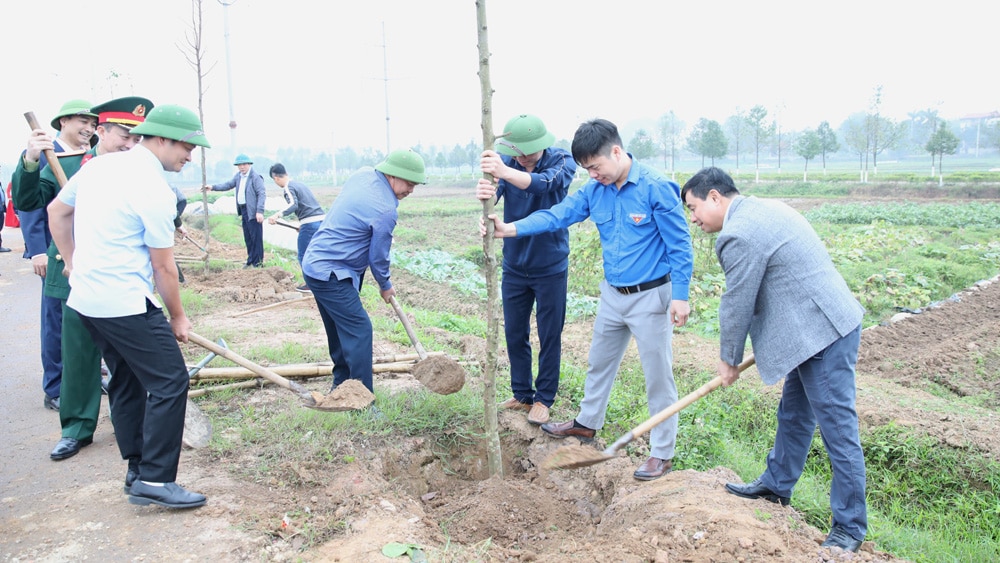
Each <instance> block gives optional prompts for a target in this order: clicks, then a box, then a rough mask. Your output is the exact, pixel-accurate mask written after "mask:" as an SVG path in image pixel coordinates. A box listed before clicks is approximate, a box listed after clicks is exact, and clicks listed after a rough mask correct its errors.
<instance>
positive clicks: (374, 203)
mask: <svg viewBox="0 0 1000 563" xmlns="http://www.w3.org/2000/svg"><path fill="white" fill-rule="evenodd" d="M398 207H399V199H397V198H396V194H395V193H394V192H393V191H392V187H391V186H390V185H389V180H388V179H387V178H386V177H385V174H382V173H381V172H379V171H377V170H374V169H372V168H364V169H361V170H359V171H357V172H356V173H354V175H352V176H351V177H350V178H349V179H348V180H347V182H346V183H345V184H344V188H343V189H342V190H341V192H340V195H339V196H337V199H336V200H334V202H333V205H331V206H330V211H329V212H327V214H326V217H325V218H324V219H323V223H322V224H321V225H320V227H319V230H318V231H316V234H315V235H313V237H312V240H310V241H309V247H308V248H307V249H306V253H305V255H304V256H303V257H302V271H303V272H304V273H305V274H306V275H307V276H309V277H311V278H314V279H317V280H329V279H331V278H332V277H336V278H337V279H338V280H343V279H347V278H351V280H352V281H353V283H354V287H355V288H357V289H358V290H359V291H360V289H361V276H362V275H363V274H364V272H365V268H371V272H372V276H374V277H375V281H376V282H378V286H379V289H381V290H383V291H385V290H387V289H389V288H391V287H392V282H390V281H389V248H390V247H391V246H392V231H393V229H395V228H396V221H397V219H398V218H399V214H398V211H397V208H398Z"/></svg>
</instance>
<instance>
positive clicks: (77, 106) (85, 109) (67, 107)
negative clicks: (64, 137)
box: [52, 100, 97, 131]
mask: <svg viewBox="0 0 1000 563" xmlns="http://www.w3.org/2000/svg"><path fill="white" fill-rule="evenodd" d="M91 105H93V104H91V103H90V102H88V101H87V100H70V101H68V102H66V103H65V104H63V105H62V107H61V108H59V113H57V114H56V117H55V119H53V120H52V128H53V129H55V130H56V131H62V124H60V123H59V120H60V119H62V118H64V117H69V116H71V115H86V116H90V117H95V118H96V117H97V114H96V113H94V112H92V111H90V106H91Z"/></svg>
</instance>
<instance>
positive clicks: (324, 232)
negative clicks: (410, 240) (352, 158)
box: [302, 150, 427, 392]
mask: <svg viewBox="0 0 1000 563" xmlns="http://www.w3.org/2000/svg"><path fill="white" fill-rule="evenodd" d="M426 182H427V176H426V174H425V173H424V159H423V158H421V156H420V155H419V154H417V153H416V152H414V151H412V150H395V151H392V152H391V153H389V156H387V157H386V159H385V160H383V161H382V162H380V163H379V164H377V165H376V166H375V168H374V169H371V168H366V169H362V170H359V171H357V172H355V173H354V174H353V175H352V176H351V177H350V178H348V180H347V182H346V183H345V184H344V188H343V190H342V191H341V192H340V195H339V196H338V197H337V199H336V200H334V202H333V205H331V206H330V211H329V213H327V214H326V218H325V219H323V223H322V224H321V225H320V227H319V230H318V231H317V232H316V234H315V235H313V238H312V241H311V242H310V243H309V247H308V248H307V249H306V254H305V256H304V257H303V259H302V273H303V275H304V277H305V280H306V285H308V286H309V289H310V290H311V291H312V294H313V297H315V298H316V305H317V306H318V308H319V314H320V317H322V319H323V326H324V328H325V329H326V338H327V345H328V347H329V349H330V359H331V360H333V386H332V389H336V388H337V386H338V385H340V384H341V383H343V382H345V381H347V380H348V379H357V380H359V381H361V383H363V384H364V386H365V387H367V388H368V390H369V391H372V392H374V388H373V387H372V321H371V318H370V317H369V316H368V312H367V311H365V308H364V306H363V305H362V304H361V296H360V292H361V284H362V283H363V282H364V275H365V270H366V269H370V270H371V272H372V276H373V277H374V278H375V282H376V283H377V284H378V287H379V291H380V292H381V295H382V299H383V300H384V301H385V302H386V303H389V302H390V300H391V297H392V296H394V295H396V290H395V289H394V288H393V287H392V282H391V281H390V280H389V249H390V247H391V246H392V231H393V229H395V228H396V221H397V220H398V219H399V214H398V212H397V208H398V207H399V202H400V200H402V199H403V198H405V197H406V196H408V195H410V194H411V193H413V188H414V187H416V185H417V184H423V183H426Z"/></svg>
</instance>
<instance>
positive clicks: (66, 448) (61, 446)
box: [49, 438, 94, 461]
mask: <svg viewBox="0 0 1000 563" xmlns="http://www.w3.org/2000/svg"><path fill="white" fill-rule="evenodd" d="M93 443H94V439H93V438H86V439H83V440H77V439H76V438H60V439H59V443H58V444H56V447H55V448H53V450H52V453H50V454H49V457H50V458H52V461H59V460H62V459H66V458H68V457H73V456H75V455H76V454H78V453H80V448H84V447H86V446H89V445H91V444H93Z"/></svg>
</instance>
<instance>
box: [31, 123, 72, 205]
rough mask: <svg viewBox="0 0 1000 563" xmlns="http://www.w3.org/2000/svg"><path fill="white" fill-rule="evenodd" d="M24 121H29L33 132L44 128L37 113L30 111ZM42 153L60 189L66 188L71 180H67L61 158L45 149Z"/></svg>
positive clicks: (54, 152) (50, 150)
mask: <svg viewBox="0 0 1000 563" xmlns="http://www.w3.org/2000/svg"><path fill="white" fill-rule="evenodd" d="M24 119H26V120H27V121H28V127H31V130H32V131H34V130H35V129H41V128H42V127H41V126H40V125H39V124H38V119H36V118H35V112H33V111H29V112H27V113H25V114H24ZM42 152H44V153H45V160H47V161H48V162H49V168H51V169H52V173H53V174H54V175H55V177H56V181H57V182H59V187H60V188H61V187H63V186H65V185H66V182H68V181H69V180H68V179H67V178H66V172H64V171H63V169H62V165H61V164H59V157H58V156H56V151H54V150H52V149H45V150H44V151H42Z"/></svg>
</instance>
